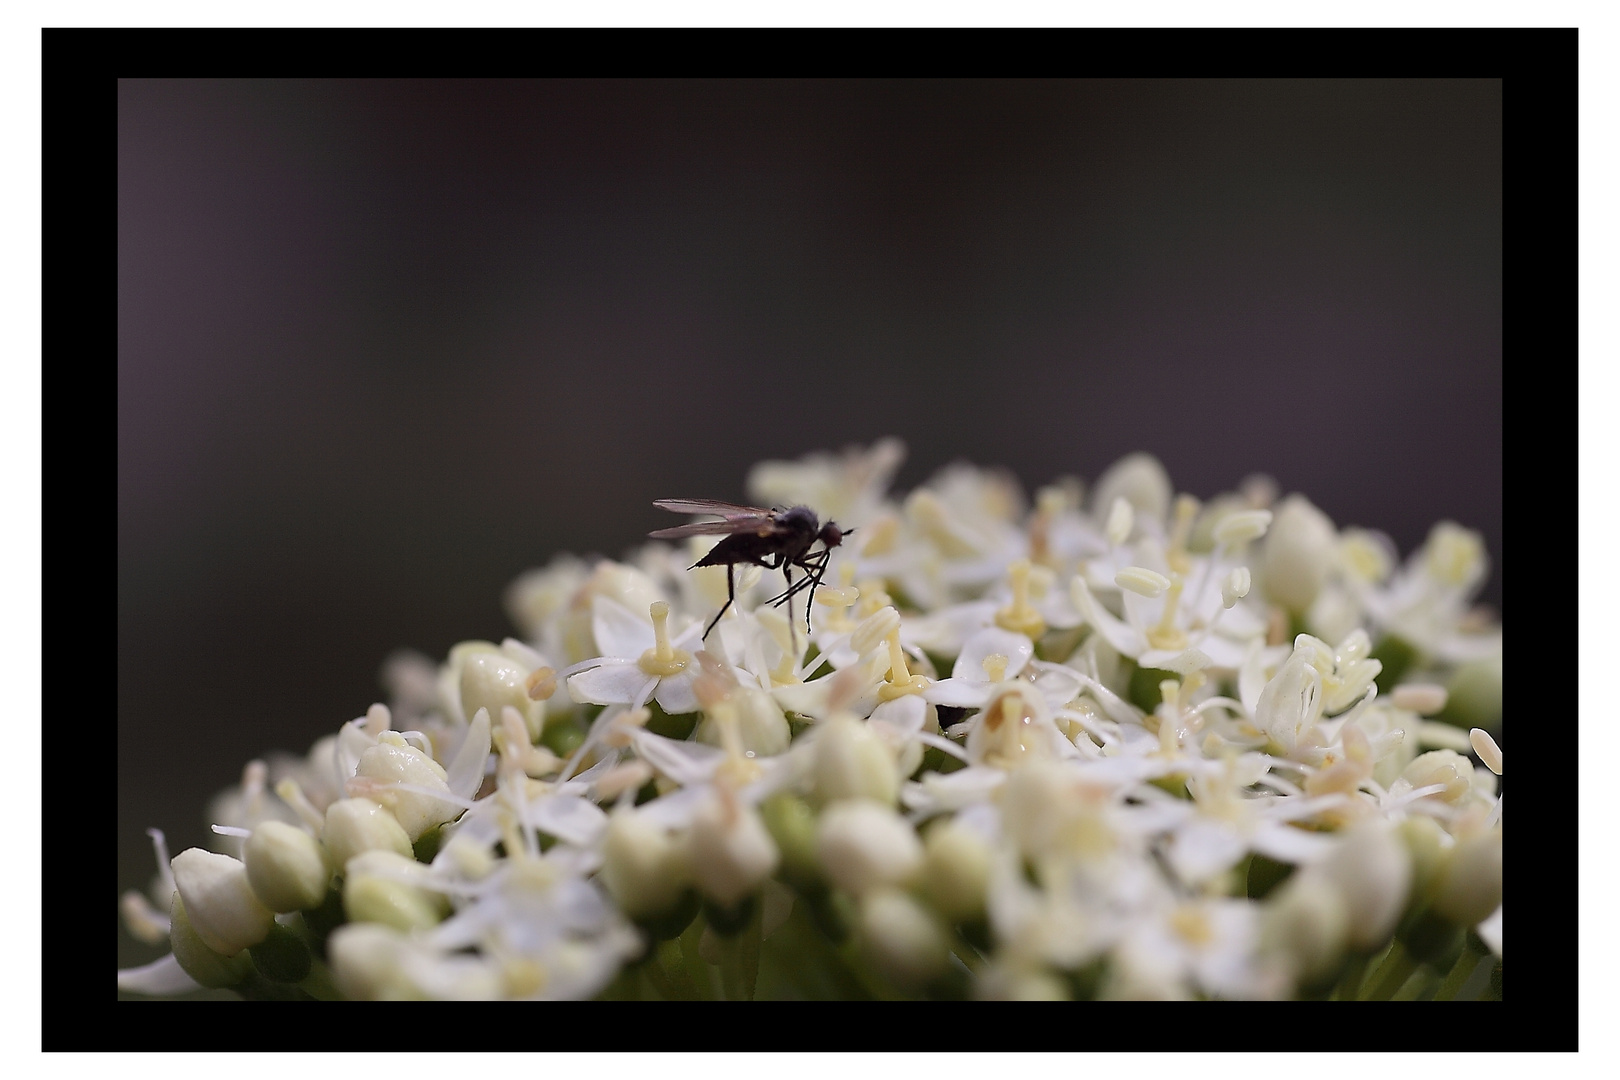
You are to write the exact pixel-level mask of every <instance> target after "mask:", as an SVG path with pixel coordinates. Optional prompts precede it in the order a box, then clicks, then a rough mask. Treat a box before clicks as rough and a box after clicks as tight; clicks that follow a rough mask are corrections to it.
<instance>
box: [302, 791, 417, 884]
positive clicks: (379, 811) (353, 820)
mask: <svg viewBox="0 0 1620 1080" xmlns="http://www.w3.org/2000/svg"><path fill="white" fill-rule="evenodd" d="M321 839H322V841H324V842H325V844H326V851H327V854H328V855H330V856H331V858H332V866H333V867H334V868H335V869H336V870H338V871H339V872H341V871H342V870H343V868H344V866H346V865H347V864H348V862H349V860H350V859H352V858H354V857H355V856H356V855H358V854H360V853H361V852H362V851H392V852H394V853H395V854H397V855H410V854H411V838H410V837H409V836H408V835H406V833H405V830H404V828H402V827H401V826H400V823H399V821H398V819H396V818H395V817H394V815H393V812H392V811H390V810H389V809H388V808H387V807H386V806H383V805H381V804H380V803H375V802H372V801H371V800H370V799H339V800H338V801H337V802H335V803H333V804H332V805H331V806H328V807H327V808H326V827H325V828H324V829H323V830H321Z"/></svg>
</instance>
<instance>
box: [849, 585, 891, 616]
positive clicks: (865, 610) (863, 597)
mask: <svg viewBox="0 0 1620 1080" xmlns="http://www.w3.org/2000/svg"><path fill="white" fill-rule="evenodd" d="M857 591H858V592H859V594H860V599H859V600H858V601H857V602H856V605H855V616H856V617H857V618H861V619H864V618H866V617H867V616H868V615H870V614H872V613H873V612H874V611H879V610H881V609H883V608H886V607H889V606H890V605H892V604H893V603H894V601H893V600H890V599H889V592H888V590H887V589H885V588H884V587H883V579H882V578H867V579H866V580H865V581H863V582H861V586H860V589H859V590H857Z"/></svg>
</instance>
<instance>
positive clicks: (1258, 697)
mask: <svg viewBox="0 0 1620 1080" xmlns="http://www.w3.org/2000/svg"><path fill="white" fill-rule="evenodd" d="M901 456H902V449H901V447H900V446H899V444H898V443H897V442H895V441H894V440H886V441H883V442H880V443H878V444H877V445H875V446H873V447H871V448H868V449H859V448H856V449H851V450H849V451H846V452H845V453H843V454H842V455H831V454H821V455H814V456H812V457H809V458H806V459H804V460H802V461H798V462H768V463H765V464H763V465H760V466H758V467H756V468H755V470H754V471H753V472H752V474H751V475H750V477H749V487H750V494H751V495H752V496H753V497H754V498H756V499H758V500H759V501H761V502H765V503H773V504H775V505H777V506H779V507H784V508H785V507H790V506H809V507H811V508H812V509H813V511H814V513H816V514H819V515H820V516H821V517H822V519H824V520H831V519H832V518H834V517H836V518H837V520H838V521H839V523H840V525H841V526H842V527H843V529H844V534H845V537H846V539H845V540H844V542H843V543H842V544H839V545H838V546H837V547H836V548H835V549H832V550H828V551H826V552H825V553H822V552H816V553H815V559H816V560H817V561H816V563H815V564H814V565H816V566H818V567H819V576H820V580H819V582H818V583H817V584H816V585H815V586H813V587H811V588H801V590H800V591H799V592H797V594H796V596H797V597H801V598H802V600H801V601H800V602H802V603H806V604H808V605H809V607H810V616H809V624H808V625H809V629H808V632H806V629H805V623H804V619H803V618H798V619H797V625H795V624H794V623H793V622H790V619H789V614H788V612H789V611H791V610H792V608H788V609H786V610H784V609H783V608H782V606H781V604H780V603H778V602H777V601H779V600H780V598H781V597H782V596H783V594H784V593H785V592H787V590H788V588H789V585H790V584H791V582H790V580H789V579H788V578H786V577H785V576H784V568H772V567H770V566H762V565H753V564H750V563H748V562H746V561H742V562H739V564H738V565H734V566H726V565H714V566H703V567H698V568H695V569H694V568H693V566H694V564H695V563H697V562H699V561H701V560H702V559H703V557H704V556H705V555H706V554H707V553H708V552H709V551H710V550H711V548H712V547H713V545H714V544H715V542H716V537H715V536H713V535H708V536H704V535H697V536H692V537H691V538H690V539H689V540H688V541H687V542H685V543H682V544H679V545H675V544H670V543H664V542H653V543H648V544H645V545H644V546H642V547H640V548H638V549H636V550H634V551H632V552H630V553H629V554H628V555H627V556H626V557H625V558H624V559H623V560H622V561H612V560H605V559H604V560H598V561H596V562H594V563H588V562H585V561H582V560H579V559H576V558H573V557H563V558H559V559H557V560H555V561H554V562H553V563H552V564H551V565H549V566H547V567H545V568H543V569H539V570H535V571H532V572H530V573H529V574H526V575H524V576H523V577H522V578H520V579H519V580H518V581H517V582H515V583H514V584H513V586H512V587H511V589H510V590H509V592H508V594H507V597H506V600H507V608H508V611H509V613H510V615H511V616H512V618H513V620H514V622H515V623H516V624H517V626H518V628H519V633H520V636H519V637H513V638H507V639H506V640H504V641H502V642H500V643H495V642H491V641H469V642H463V643H461V644H459V645H457V646H456V647H455V648H453V649H452V650H451V651H450V654H449V656H448V657H447V658H445V660H444V661H443V662H442V663H434V662H432V661H430V660H429V659H427V658H426V657H421V656H415V655H409V654H404V655H400V656H397V657H395V658H394V659H393V660H392V661H391V662H390V665H389V668H388V672H387V680H386V681H387V684H388V685H387V690H388V697H389V702H388V704H377V705H373V706H372V707H371V708H370V709H368V710H367V712H366V714H365V715H364V716H362V717H359V718H357V719H355V720H352V721H350V722H349V723H347V724H345V725H343V726H342V727H341V728H340V729H339V730H338V731H337V732H336V734H335V735H332V736H328V737H325V738H323V739H321V740H320V741H318V742H317V743H316V744H315V745H314V746H313V747H311V748H310V750H309V752H308V753H307V754H306V755H304V756H302V757H287V756H283V757H276V758H272V759H270V760H268V761H264V762H260V761H255V762H252V763H250V764H249V766H248V767H247V769H246V770H245V771H244V775H243V779H242V783H241V784H240V785H238V786H237V787H235V788H233V789H231V790H230V791H227V792H225V793H223V794H222V795H221V796H220V797H218V798H217V799H216V800H215V801H214V803H213V804H212V807H211V813H212V815H213V818H214V833H215V836H216V838H217V841H218V843H217V847H218V850H216V851H204V850H201V849H195V848H193V849H190V850H187V851H182V852H180V853H179V854H178V855H176V856H175V857H174V858H173V859H172V860H171V859H170V858H169V857H168V853H167V851H166V849H165V846H164V842H163V838H162V834H161V833H157V832H156V831H155V830H154V832H153V836H154V841H155V846H156V848H157V851H158V857H159V862H160V870H161V873H160V875H159V880H158V882H157V883H156V884H155V885H154V886H153V890H152V892H151V894H150V895H145V894H141V893H138V892H130V893H127V894H126V895H125V897H124V899H123V910H124V914H125V919H126V923H127V925H128V926H129V928H130V931H131V933H133V934H135V935H136V936H138V937H141V938H143V939H145V940H149V941H153V942H154V943H155V942H158V941H162V940H167V941H168V942H169V944H170V947H171V951H170V953H169V955H167V956H165V957H163V958H162V959H161V960H158V961H155V962H154V963H152V964H149V965H147V966H145V967H142V968H136V969H130V970H126V971H120V972H119V986H120V988H121V989H124V990H130V991H135V992H141V993H148V994H173V993H180V992H185V991H187V990H191V989H194V988H196V987H198V986H205V987H232V988H235V989H236V990H237V991H238V992H240V993H241V994H242V995H243V996H246V997H250V998H253V997H273V998H366V999H395V998H400V999H406V998H413V999H440V998H463V999H465V998H476V999H487V998H548V999H555V998H591V997H598V998H606V999H627V998H653V999H666V1000H667V999H715V998H725V999H753V998H756V997H772V998H801V999H802V998H814V997H857V998H896V997H923V998H961V997H977V998H1082V999H1086V998H1133V999H1141V998H1153V999H1160V998H1163V999H1186V998H1203V999H1214V998H1226V999H1233V998H1244V999H1256V998H1266V999H1270V998H1296V997H1304V998H1334V999H1354V998H1365V999H1371V998H1422V999H1441V1000H1446V999H1457V998H1479V997H1489V996H1493V995H1494V996H1498V997H1499V996H1500V993H1501V919H1502V910H1501V898H1502V799H1501V794H1500V782H1499V779H1498V778H1499V777H1500V775H1501V771H1502V752H1501V749H1500V746H1499V744H1498V742H1497V741H1496V736H1499V735H1500V725H1501V666H1502V659H1501V653H1502V635H1501V628H1500V625H1499V623H1498V622H1497V620H1496V619H1495V618H1494V616H1492V614H1491V613H1490V612H1489V611H1487V610H1486V609H1483V608H1479V607H1476V606H1473V605H1472V599H1473V596H1474V594H1475V593H1476V592H1477V591H1478V588H1479V586H1480V584H1481V583H1482V582H1483V580H1484V577H1485V572H1486V563H1485V554H1484V547H1483V544H1482V543H1481V542H1480V538H1479V536H1478V535H1477V534H1475V533H1472V532H1469V531H1468V530H1466V529H1463V528H1461V527H1460V526H1457V525H1454V524H1451V523H1442V524H1440V525H1438V526H1436V527H1435V529H1434V530H1433V532H1432V533H1431V534H1430V536H1429V539H1428V541H1427V542H1426V543H1425V544H1424V545H1423V547H1422V548H1421V549H1419V550H1418V551H1417V552H1415V553H1414V554H1412V555H1411V557H1410V558H1408V559H1407V560H1406V561H1405V562H1404V563H1402V562H1400V561H1399V559H1398V558H1397V553H1396V550H1395V547H1394V545H1393V544H1392V543H1391V542H1390V541H1389V539H1388V538H1387V537H1384V536H1383V535H1382V534H1379V533H1376V532H1372V531H1370V530H1366V529H1358V528H1344V529H1341V528H1339V527H1338V526H1336V525H1335V524H1334V523H1333V522H1332V521H1331V520H1330V519H1329V518H1328V517H1327V515H1325V514H1324V513H1323V512H1322V511H1321V510H1320V509H1318V508H1316V507H1315V506H1313V505H1312V504H1311V503H1310V502H1309V501H1308V500H1307V499H1305V498H1304V497H1303V496H1301V495H1297V494H1296V495H1289V496H1287V497H1286V498H1280V499H1279V498H1278V491H1277V486H1276V484H1275V483H1273V482H1271V481H1270V480H1268V479H1267V478H1264V477H1251V478H1249V479H1247V480H1245V481H1243V482H1242V483H1241V484H1240V485H1238V487H1237V489H1236V490H1234V491H1231V492H1225V493H1221V494H1218V495H1216V496H1215V497H1213V498H1211V499H1209V500H1208V501H1200V500H1199V499H1197V498H1194V497H1193V496H1191V495H1188V494H1177V493H1176V492H1175V491H1174V489H1173V488H1172V486H1171V484H1170V480H1169V478H1168V476H1167V475H1166V474H1165V471H1164V469H1163V467H1162V466H1161V465H1160V464H1159V463H1158V462H1157V461H1156V460H1155V459H1153V458H1152V457H1150V456H1147V455H1145V454H1135V455H1131V456H1129V457H1127V458H1125V459H1123V460H1121V461H1119V462H1118V463H1116V464H1115V465H1114V466H1112V467H1111V468H1110V469H1108V470H1107V471H1106V472H1104V473H1103V475H1102V476H1100V477H1099V478H1098V479H1097V481H1096V482H1095V483H1094V484H1093V485H1091V486H1090V488H1089V491H1088V488H1087V485H1086V484H1084V483H1083V482H1082V481H1080V480H1079V479H1077V478H1072V477H1070V478H1063V479H1060V480H1059V481H1057V482H1055V483H1053V484H1051V485H1049V486H1047V487H1045V488H1042V489H1041V490H1040V491H1038V492H1037V493H1036V495H1035V497H1034V499H1033V505H1030V504H1029V503H1028V502H1027V501H1026V498H1025V495H1024V493H1023V491H1022V490H1021V489H1020V487H1019V486H1018V484H1017V483H1016V482H1015V481H1014V480H1012V479H1011V478H1010V477H1008V476H1007V475H1005V474H1004V473H1000V472H996V471H987V470H982V469H978V468H975V467H972V466H968V465H954V466H951V467H949V468H947V469H945V470H943V471H942V472H940V473H939V474H938V475H936V476H935V477H934V478H933V479H932V480H930V481H929V482H928V483H926V484H924V485H923V486H922V487H920V488H918V489H917V490H915V491H912V492H911V493H910V494H909V495H906V496H905V497H903V498H897V497H892V496H891V495H890V494H889V492H888V487H889V481H890V479H891V477H892V475H893V473H894V470H895V468H896V467H897V465H898V464H899V461H900V459H901ZM766 561H768V560H766ZM785 569H786V571H788V572H791V571H792V570H793V567H792V566H791V565H789V566H787V567H785ZM733 597H734V602H731V603H730V604H729V606H728V607H726V609H725V611H724V614H723V615H721V617H719V619H718V620H717V621H715V616H716V613H717V612H720V611H721V610H722V607H723V606H725V605H727V602H728V600H732V598H733ZM801 610H802V609H801ZM711 622H712V626H711V625H710V624H711Z"/></svg>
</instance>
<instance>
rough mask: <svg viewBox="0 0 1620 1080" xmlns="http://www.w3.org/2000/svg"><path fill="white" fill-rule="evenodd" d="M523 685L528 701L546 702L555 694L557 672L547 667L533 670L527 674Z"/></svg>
mask: <svg viewBox="0 0 1620 1080" xmlns="http://www.w3.org/2000/svg"><path fill="white" fill-rule="evenodd" d="M523 685H524V688H525V689H526V690H527V691H528V693H529V700H531V701H547V700H549V699H550V698H551V695H552V694H555V693H556V692H557V671H556V669H555V668H549V667H540V668H535V669H534V670H533V671H531V672H529V677H528V679H526V680H525V681H524V684H523Z"/></svg>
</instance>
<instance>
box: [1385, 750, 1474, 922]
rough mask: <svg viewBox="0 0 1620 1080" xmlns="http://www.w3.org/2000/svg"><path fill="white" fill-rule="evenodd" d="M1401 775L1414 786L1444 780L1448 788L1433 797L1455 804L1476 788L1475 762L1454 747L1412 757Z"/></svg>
mask: <svg viewBox="0 0 1620 1080" xmlns="http://www.w3.org/2000/svg"><path fill="white" fill-rule="evenodd" d="M1401 779H1403V780H1405V781H1407V782H1408V783H1410V784H1411V785H1412V786H1413V787H1414V788H1420V787H1429V786H1430V785H1432V784H1444V785H1445V787H1446V789H1445V790H1444V791H1441V792H1436V793H1435V795H1434V797H1435V798H1438V799H1443V800H1445V801H1446V802H1448V803H1450V804H1452V805H1453V806H1456V805H1457V804H1458V803H1460V802H1461V801H1462V800H1463V799H1464V798H1466V797H1467V796H1468V793H1469V792H1470V791H1472V790H1473V788H1474V763H1473V762H1471V761H1469V760H1468V759H1467V758H1465V757H1463V756H1462V755H1461V754H1459V753H1457V751H1455V750H1430V751H1429V752H1428V753H1426V754H1419V755H1418V756H1417V757H1415V758H1413V759H1412V763H1411V764H1410V765H1408V766H1407V767H1406V768H1405V769H1403V770H1402V771H1401ZM1487 914H1489V913H1488V912H1487Z"/></svg>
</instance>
